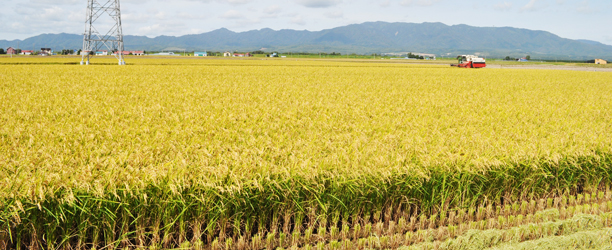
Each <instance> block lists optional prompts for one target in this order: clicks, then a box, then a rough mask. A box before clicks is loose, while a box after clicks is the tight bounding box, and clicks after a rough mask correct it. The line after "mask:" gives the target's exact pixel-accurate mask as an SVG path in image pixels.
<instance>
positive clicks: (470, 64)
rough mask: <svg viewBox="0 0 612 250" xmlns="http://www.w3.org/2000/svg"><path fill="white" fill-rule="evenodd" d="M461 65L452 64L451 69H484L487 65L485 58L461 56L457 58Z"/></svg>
mask: <svg viewBox="0 0 612 250" xmlns="http://www.w3.org/2000/svg"><path fill="white" fill-rule="evenodd" d="M457 60H459V64H451V67H459V68H484V67H486V66H487V63H486V61H485V59H484V58H480V57H478V56H474V55H461V56H458V57H457Z"/></svg>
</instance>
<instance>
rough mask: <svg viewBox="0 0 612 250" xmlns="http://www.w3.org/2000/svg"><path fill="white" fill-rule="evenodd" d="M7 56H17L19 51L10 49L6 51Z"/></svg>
mask: <svg viewBox="0 0 612 250" xmlns="http://www.w3.org/2000/svg"><path fill="white" fill-rule="evenodd" d="M6 54H7V55H16V54H17V51H16V50H15V49H13V47H9V48H8V49H6Z"/></svg>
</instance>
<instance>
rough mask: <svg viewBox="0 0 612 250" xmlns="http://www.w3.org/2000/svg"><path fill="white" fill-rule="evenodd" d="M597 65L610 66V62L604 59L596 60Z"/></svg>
mask: <svg viewBox="0 0 612 250" xmlns="http://www.w3.org/2000/svg"><path fill="white" fill-rule="evenodd" d="M595 64H608V62H607V61H606V60H603V59H595Z"/></svg>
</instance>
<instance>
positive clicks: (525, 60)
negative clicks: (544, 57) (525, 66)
mask: <svg viewBox="0 0 612 250" xmlns="http://www.w3.org/2000/svg"><path fill="white" fill-rule="evenodd" d="M516 61H517V62H529V60H527V58H526V57H523V58H520V59H517V60H516Z"/></svg>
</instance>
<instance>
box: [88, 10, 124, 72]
mask: <svg viewBox="0 0 612 250" xmlns="http://www.w3.org/2000/svg"><path fill="white" fill-rule="evenodd" d="M109 17H110V19H109ZM96 21H98V22H99V23H100V22H105V24H107V25H108V24H109V23H110V25H113V24H114V25H113V26H111V28H110V29H108V31H106V32H104V33H101V32H99V31H98V30H97V29H96V28H95V27H94V24H95V23H96ZM105 30H106V29H105ZM100 49H107V52H110V53H113V55H114V56H115V57H116V58H117V59H118V60H119V65H125V61H124V60H123V29H122V28H121V8H120V4H119V0H87V20H86V21H85V34H84V37H83V50H82V52H81V54H82V59H81V65H83V64H87V65H89V59H90V58H91V56H92V55H93V54H95V53H96V52H97V51H99V50H100Z"/></svg>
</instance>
